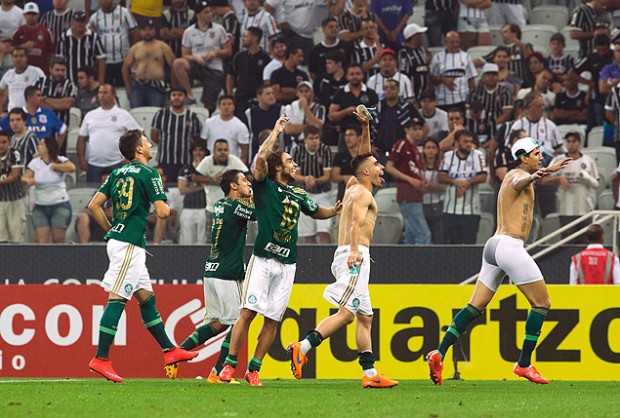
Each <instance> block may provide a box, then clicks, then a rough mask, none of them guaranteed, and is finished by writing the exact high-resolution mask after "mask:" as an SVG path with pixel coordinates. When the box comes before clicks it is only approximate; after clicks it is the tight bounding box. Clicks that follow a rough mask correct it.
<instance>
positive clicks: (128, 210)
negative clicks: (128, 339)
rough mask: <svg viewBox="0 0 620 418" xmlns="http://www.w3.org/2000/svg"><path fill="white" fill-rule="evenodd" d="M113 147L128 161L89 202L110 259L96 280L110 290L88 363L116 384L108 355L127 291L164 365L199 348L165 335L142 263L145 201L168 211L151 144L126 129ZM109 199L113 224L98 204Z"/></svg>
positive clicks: (162, 212) (191, 355) (159, 210)
mask: <svg viewBox="0 0 620 418" xmlns="http://www.w3.org/2000/svg"><path fill="white" fill-rule="evenodd" d="M118 148H119V149H120V151H121V154H123V156H124V157H125V158H126V159H127V160H129V161H131V163H129V164H126V165H124V166H123V167H121V168H117V169H116V170H114V171H113V172H112V173H111V174H110V175H109V176H108V178H107V179H106V180H105V182H104V183H103V184H102V185H101V187H100V188H99V191H98V192H97V193H96V194H95V196H94V197H93V198H92V200H91V201H90V203H89V204H88V209H90V211H91V213H92V215H93V217H94V218H95V220H96V221H97V223H98V224H99V225H100V226H101V227H102V228H103V229H104V230H106V231H108V233H107V234H106V235H105V238H104V239H105V240H106V241H107V247H106V248H107V253H108V257H109V259H110V264H109V267H108V271H106V273H105V276H104V278H103V281H102V282H101V287H103V288H104V289H105V290H106V291H107V292H109V296H108V304H107V305H106V307H105V309H104V311H103V315H102V316H101V321H100V322H99V346H98V347H97V354H96V356H95V357H94V358H93V359H92V360H91V361H90V364H89V365H88V366H89V367H90V369H91V371H94V372H97V373H99V374H101V375H102V376H103V377H105V378H106V379H108V380H111V381H113V382H117V383H120V382H122V381H123V378H122V377H120V376H119V375H118V374H117V373H116V372H115V371H114V369H113V368H112V362H111V361H110V360H109V359H108V355H109V352H110V346H111V345H112V341H114V336H115V335H116V330H117V326H118V322H119V320H120V318H121V315H122V313H123V310H124V309H125V304H126V303H127V301H128V300H129V299H131V296H132V295H135V296H136V300H137V301H138V303H139V304H140V314H141V316H142V321H143V322H144V326H145V327H146V329H148V330H149V332H150V333H151V335H153V337H154V338H155V340H157V342H158V343H159V345H160V346H161V348H162V349H163V350H164V364H172V363H178V362H182V361H187V360H191V359H193V358H194V357H196V356H197V355H198V353H190V352H188V351H185V350H182V349H180V348H178V347H175V346H174V344H172V342H171V341H170V339H169V338H168V335H167V334H166V331H165V329H164V323H163V321H162V319H161V316H160V315H159V312H158V311H157V308H156V306H155V294H153V287H152V285H151V278H150V277H149V272H148V270H147V268H146V251H145V249H144V247H145V246H146V237H145V235H144V231H145V230H146V218H147V216H148V214H149V207H150V204H151V203H152V204H153V206H154V207H155V213H156V214H157V216H158V217H159V218H161V219H165V218H167V217H168V216H169V215H170V208H169V207H168V205H167V204H166V193H164V186H163V184H162V182H161V178H160V176H159V173H158V172H157V171H156V170H155V169H154V168H152V167H149V166H148V165H147V163H148V161H149V160H150V159H151V158H152V154H151V144H150V143H149V142H148V140H147V139H146V137H145V136H144V135H143V133H142V131H139V130H131V131H129V132H127V133H126V134H124V135H123V136H122V137H121V138H120V140H119V145H118ZM108 199H112V205H113V208H114V214H113V224H112V225H110V222H109V221H108V218H107V217H106V216H105V212H104V211H103V208H102V206H103V204H104V203H105V202H106V201H107V200H108Z"/></svg>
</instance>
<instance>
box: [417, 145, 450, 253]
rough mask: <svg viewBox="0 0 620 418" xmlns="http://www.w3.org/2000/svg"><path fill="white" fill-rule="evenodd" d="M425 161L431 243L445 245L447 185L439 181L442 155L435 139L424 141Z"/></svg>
mask: <svg viewBox="0 0 620 418" xmlns="http://www.w3.org/2000/svg"><path fill="white" fill-rule="evenodd" d="M422 156H423V159H424V177H426V184H427V187H426V190H425V191H424V196H423V200H422V202H423V209H424V219H425V220H426V224H427V225H428V229H429V230H430V231H431V243H432V244H443V243H444V241H445V237H444V230H443V199H444V194H445V191H446V185H445V184H441V183H439V182H438V180H437V174H438V173H439V164H440V163H441V154H440V153H439V143H438V142H437V140H435V139H433V138H427V139H426V140H425V141H424V147H423V149H422Z"/></svg>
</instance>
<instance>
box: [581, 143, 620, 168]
mask: <svg viewBox="0 0 620 418" xmlns="http://www.w3.org/2000/svg"><path fill="white" fill-rule="evenodd" d="M581 152H582V153H584V154H586V155H589V156H590V157H592V158H593V159H594V161H595V162H596V167H597V168H598V171H599V172H600V173H611V172H612V171H613V170H615V168H616V167H617V165H618V164H617V163H616V150H615V149H614V148H611V147H594V148H592V147H588V148H583V149H582V150H581Z"/></svg>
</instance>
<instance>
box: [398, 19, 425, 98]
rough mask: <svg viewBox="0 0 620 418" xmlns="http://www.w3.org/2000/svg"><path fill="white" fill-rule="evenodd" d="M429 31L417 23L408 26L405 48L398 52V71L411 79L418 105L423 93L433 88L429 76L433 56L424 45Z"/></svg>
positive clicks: (405, 32)
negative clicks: (425, 35)
mask: <svg viewBox="0 0 620 418" xmlns="http://www.w3.org/2000/svg"><path fill="white" fill-rule="evenodd" d="M427 30H428V28H423V27H420V26H418V25H416V24H415V23H410V24H409V25H407V26H406V27H405V30H404V31H403V33H404V35H405V46H404V48H402V49H401V50H400V51H398V69H399V70H400V72H401V73H403V74H405V75H406V76H407V77H409V78H410V80H411V84H412V87H413V92H414V99H415V102H416V103H417V102H419V100H420V96H421V95H422V92H424V90H426V89H427V88H429V87H431V84H430V79H429V74H430V65H431V60H432V55H431V53H430V52H429V51H428V50H427V49H426V48H425V47H424V45H423V43H424V33H426V31H427Z"/></svg>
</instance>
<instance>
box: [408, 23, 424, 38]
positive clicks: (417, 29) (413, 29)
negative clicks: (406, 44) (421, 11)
mask: <svg viewBox="0 0 620 418" xmlns="http://www.w3.org/2000/svg"><path fill="white" fill-rule="evenodd" d="M427 30H428V28H427V27H424V26H420V25H416V24H415V23H410V24H408V25H407V26H405V30H404V31H403V35H405V39H409V38H411V37H412V36H413V35H415V34H417V33H424V32H426V31H427Z"/></svg>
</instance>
